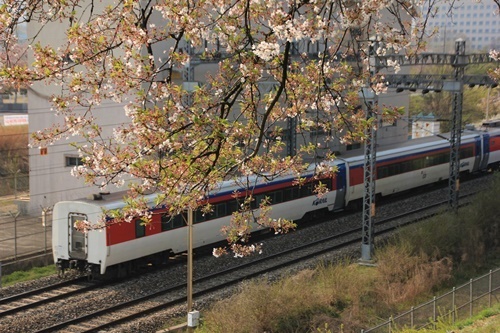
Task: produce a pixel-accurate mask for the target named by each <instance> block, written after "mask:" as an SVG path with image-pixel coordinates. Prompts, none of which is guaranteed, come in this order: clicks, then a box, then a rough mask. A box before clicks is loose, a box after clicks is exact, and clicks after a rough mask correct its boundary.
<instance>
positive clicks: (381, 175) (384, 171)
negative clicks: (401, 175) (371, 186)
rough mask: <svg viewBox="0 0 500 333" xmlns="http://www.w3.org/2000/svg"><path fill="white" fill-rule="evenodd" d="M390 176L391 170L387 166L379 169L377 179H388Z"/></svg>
mask: <svg viewBox="0 0 500 333" xmlns="http://www.w3.org/2000/svg"><path fill="white" fill-rule="evenodd" d="M388 175H389V170H388V168H387V167H386V166H381V167H379V168H378V169H377V179H382V178H386V177H387V176H388Z"/></svg>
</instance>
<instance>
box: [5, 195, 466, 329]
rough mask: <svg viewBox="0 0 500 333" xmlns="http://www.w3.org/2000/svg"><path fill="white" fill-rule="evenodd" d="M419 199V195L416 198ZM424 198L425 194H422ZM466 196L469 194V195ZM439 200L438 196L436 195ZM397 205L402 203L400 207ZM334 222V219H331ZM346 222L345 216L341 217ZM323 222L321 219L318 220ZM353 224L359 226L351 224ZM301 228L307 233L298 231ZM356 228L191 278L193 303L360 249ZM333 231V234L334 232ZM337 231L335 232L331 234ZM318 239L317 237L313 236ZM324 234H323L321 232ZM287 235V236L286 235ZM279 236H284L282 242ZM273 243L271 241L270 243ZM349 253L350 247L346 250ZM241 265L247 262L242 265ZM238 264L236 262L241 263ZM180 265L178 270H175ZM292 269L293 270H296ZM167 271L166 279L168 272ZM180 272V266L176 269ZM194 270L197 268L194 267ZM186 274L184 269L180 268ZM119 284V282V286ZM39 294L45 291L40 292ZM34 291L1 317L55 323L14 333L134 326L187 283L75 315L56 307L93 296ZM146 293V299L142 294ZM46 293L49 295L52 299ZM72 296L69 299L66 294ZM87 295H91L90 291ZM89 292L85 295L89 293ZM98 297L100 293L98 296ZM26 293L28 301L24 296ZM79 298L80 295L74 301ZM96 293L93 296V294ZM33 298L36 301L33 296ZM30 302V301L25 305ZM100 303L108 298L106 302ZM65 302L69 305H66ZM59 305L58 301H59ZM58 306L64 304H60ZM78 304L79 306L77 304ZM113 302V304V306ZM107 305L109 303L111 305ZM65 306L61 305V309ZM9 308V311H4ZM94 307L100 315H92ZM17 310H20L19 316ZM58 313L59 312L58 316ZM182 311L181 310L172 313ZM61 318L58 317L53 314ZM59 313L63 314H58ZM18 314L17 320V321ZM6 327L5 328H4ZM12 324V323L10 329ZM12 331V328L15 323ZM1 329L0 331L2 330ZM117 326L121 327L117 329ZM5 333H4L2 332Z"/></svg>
mask: <svg viewBox="0 0 500 333" xmlns="http://www.w3.org/2000/svg"><path fill="white" fill-rule="evenodd" d="M420 195H422V194H420ZM424 195H425V194H424ZM469 196H470V194H469ZM441 197H442V196H441ZM465 198H466V196H461V199H460V202H461V203H462V204H466V202H467V200H466V199H465ZM432 202H433V204H432V205H429V204H426V207H425V208H419V209H414V210H412V211H411V212H407V213H401V214H398V215H397V216H391V217H390V218H385V219H382V218H377V224H376V226H375V232H376V235H375V236H381V235H383V234H386V233H388V232H391V231H393V230H394V229H395V228H398V227H400V226H402V225H405V224H409V223H412V222H414V221H417V220H421V219H424V218H428V217H430V216H432V215H434V214H437V213H438V212H441V211H442V210H443V205H445V206H446V205H447V201H442V202H439V203H437V202H436V201H435V200H434V201H432ZM399 205H401V204H399ZM335 216H336V217H338V216H339V214H336V215H335ZM342 216H344V217H343V218H345V215H344V214H342ZM321 220H325V221H326V219H321ZM328 220H329V221H328V222H323V223H329V224H331V223H332V221H331V220H332V219H331V216H330V218H329V219H328ZM343 223H344V221H341V222H340V223H339V224H343ZM355 225H358V223H356V224H355ZM319 228H321V229H320V230H323V228H324V227H321V225H320V226H319ZM301 229H304V230H305V229H309V227H308V228H301ZM360 229H361V228H353V229H351V230H347V231H345V232H338V233H337V234H335V235H331V236H328V237H322V238H321V239H319V238H320V237H316V240H314V241H307V242H303V244H301V245H299V246H295V247H293V248H290V249H288V250H284V251H281V252H279V253H274V254H269V255H267V256H262V257H261V256H255V257H254V258H252V261H251V262H246V263H243V264H238V265H235V266H233V267H231V268H229V269H225V270H223V269H220V270H219V271H218V272H214V273H212V274H206V275H203V276H201V275H200V276H199V277H197V278H195V279H194V294H193V297H195V299H202V296H204V295H207V294H210V293H212V292H216V291H219V290H224V289H225V288H229V287H231V286H233V285H235V284H237V283H239V282H241V281H243V280H247V279H251V278H253V277H256V276H261V275H263V274H268V275H274V274H278V273H277V270H280V269H288V268H290V269H292V268H293V265H295V264H297V263H300V262H303V261H306V260H308V259H311V258H315V257H316V260H317V257H318V256H321V255H322V254H325V253H327V252H332V251H335V250H337V249H341V248H344V247H347V246H349V245H352V244H356V245H359V244H360V242H361V240H360V235H361V230H360ZM335 230H336V229H335ZM335 232H337V231H335ZM315 234H317V233H315ZM321 235H323V233H321ZM287 236H288V235H287ZM287 236H284V237H287ZM273 241H274V240H273ZM351 248H352V247H351ZM241 261H246V260H241ZM241 261H240V260H238V261H237V262H238V263H240V262H241ZM178 266H183V265H178ZM296 267H297V266H296ZM171 268H172V267H169V268H168V269H167V270H169V274H170V273H171V271H170V269H171ZM179 268H181V270H182V267H179ZM195 269H196V267H195ZM184 273H185V269H184ZM176 281H185V278H184V279H179V280H176ZM122 282H123V281H122ZM72 283H75V281H65V282H63V283H62V284H59V285H58V286H51V287H50V289H52V290H54V289H60V288H66V286H65V284H67V287H68V288H71V286H70V285H71V284H72ZM80 283H83V284H87V282H86V281H81V282H78V283H76V284H80ZM156 284H157V285H160V286H162V287H164V286H165V285H166V284H165V283H163V282H156ZM95 288H97V287H96V286H95V284H94V287H90V288H89V289H87V291H90V290H92V289H95ZM43 289H46V290H45V291H44V290H43ZM43 289H39V290H34V291H33V292H30V293H25V294H26V295H23V294H20V295H15V296H11V297H8V298H4V299H0V314H2V316H1V317H11V318H12V319H11V320H10V322H12V323H21V322H24V321H25V320H28V321H29V320H30V318H26V317H22V316H21V312H23V311H30V309H31V312H29V313H30V315H28V316H27V317H31V314H33V317H36V316H37V313H40V312H45V311H47V310H46V309H48V308H47V307H44V306H43V305H44V304H47V303H49V302H54V304H50V311H53V313H52V314H51V316H50V317H51V318H52V319H53V318H56V319H54V320H52V319H51V320H49V321H47V322H46V321H45V320H41V319H38V320H35V321H36V325H34V324H33V323H31V324H27V325H28V326H29V327H30V329H29V330H24V329H21V330H17V331H16V332H23V333H28V332H98V331H100V330H104V329H107V328H110V327H116V326H118V325H120V324H130V323H133V322H136V320H137V318H138V317H142V316H145V315H148V314H154V313H156V312H160V311H162V310H165V309H170V308H173V307H175V306H180V305H182V306H184V304H185V302H186V284H185V283H184V282H182V283H177V284H175V285H171V286H170V287H168V288H163V289H161V290H160V288H154V287H151V288H149V287H147V288H144V287H143V288H142V289H141V290H140V291H141V292H139V294H142V296H141V297H135V293H134V297H135V298H133V299H132V296H131V297H130V299H129V300H127V301H123V302H118V303H117V302H114V301H113V302H111V301H105V302H104V304H106V305H102V303H101V304H99V306H97V307H95V308H94V309H92V307H90V306H88V307H85V306H84V309H83V311H80V309H78V307H76V306H75V310H74V312H75V313H73V312H71V313H68V312H67V311H66V312H61V310H58V309H59V307H61V308H64V306H67V305H69V304H72V303H73V302H75V300H74V299H72V297H73V298H74V296H76V298H77V299H80V300H81V299H82V298H85V299H87V298H88V299H89V304H90V303H93V301H91V300H90V299H91V298H92V297H93V296H86V295H85V294H84V293H85V291H84V290H83V287H82V289H81V290H80V291H74V292H71V291H69V289H68V293H63V295H57V294H56V293H55V292H53V291H51V290H50V289H49V288H43ZM152 290H156V291H155V292H150V291H152ZM104 292H109V290H107V288H103V293H104ZM146 292H148V293H147V294H145V293H146ZM51 293H54V294H53V296H51ZM71 293H73V294H71ZM90 293H91V292H90ZM90 293H89V294H90ZM99 293H100V292H99ZM29 294H31V296H29ZM78 294H80V295H79V296H77V295H78ZM94 294H95V293H94ZM37 295H38V296H37ZM30 299H31V301H30ZM105 299H109V298H107V297H105ZM68 300H71V302H69V301H68ZM58 301H59V302H58ZM60 302H63V303H60ZM76 302H81V301H76ZM113 303H114V304H113ZM110 304H113V305H112V306H110ZM62 305H64V306H62ZM9 308H12V309H14V310H9ZM97 308H98V309H99V310H97ZM21 310H22V311H21ZM2 311H11V312H2ZM58 311H59V312H58ZM63 311H64V310H63ZM176 311H183V310H176ZM58 313H60V314H58ZM63 313H64V315H62V314H63ZM18 315H19V317H18ZM8 325H9V324H8V323H7V327H8ZM10 325H12V324H10ZM16 326H17V324H16ZM4 327H5V326H4ZM120 327H121V326H120ZM0 332H4V331H3V330H2V326H1V320H0ZM6 332H7V331H6Z"/></svg>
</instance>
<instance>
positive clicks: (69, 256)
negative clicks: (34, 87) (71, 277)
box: [52, 128, 500, 276]
mask: <svg viewBox="0 0 500 333" xmlns="http://www.w3.org/2000/svg"><path fill="white" fill-rule="evenodd" d="M449 159H450V144H449V140H447V139H446V137H430V138H421V139H415V140H411V141H408V142H406V143H403V144H398V145H393V146H387V147H384V148H380V149H378V151H377V159H376V161H377V163H376V171H375V172H376V186H375V187H376V193H377V194H379V195H390V194H394V193H398V192H400V191H405V190H409V189H412V188H417V187H420V186H423V185H427V184H431V183H435V182H439V181H441V180H444V179H447V178H448V176H449V172H450V170H449ZM332 163H333V164H334V165H335V166H336V167H337V168H338V172H337V173H336V174H335V175H334V176H332V177H328V178H323V179H321V182H322V183H324V184H326V185H327V186H328V188H329V189H330V191H329V192H328V193H327V194H326V195H324V196H322V197H317V196H316V195H315V194H314V193H313V188H314V185H315V182H317V181H318V180H314V178H313V175H314V166H311V168H310V169H309V170H308V172H306V173H305V174H304V175H303V177H305V178H307V179H308V180H309V182H307V183H306V185H303V186H301V187H299V186H297V185H294V182H295V177H294V176H291V175H290V176H283V177H280V178H277V179H275V180H273V181H266V182H264V181H262V180H261V181H256V182H255V183H254V184H253V185H252V186H250V188H249V189H246V188H240V187H237V186H236V185H235V183H234V182H226V183H223V184H221V187H220V189H219V191H218V192H217V193H213V194H211V195H210V196H209V198H208V201H209V202H210V204H211V205H212V206H213V208H214V209H213V213H212V214H205V215H204V214H201V212H196V213H195V216H194V235H195V237H194V247H195V248H196V247H200V246H204V245H208V244H213V243H216V242H219V241H222V240H224V238H225V237H224V235H223V234H222V233H221V231H220V230H221V228H222V227H223V226H227V225H229V223H230V218H231V215H232V213H233V212H235V211H238V209H239V207H240V203H241V199H242V197H244V196H245V195H246V193H247V191H250V192H251V193H252V197H253V198H254V199H255V201H254V203H255V206H254V207H253V208H254V209H255V214H258V213H259V212H258V209H257V205H258V203H260V201H261V199H262V198H264V197H269V198H270V200H271V203H272V207H273V209H272V213H271V214H272V216H271V217H273V218H285V219H291V220H299V219H301V218H303V217H304V216H305V215H306V214H308V213H313V212H316V211H318V210H328V211H336V210H341V209H344V208H345V207H346V206H347V205H349V204H352V203H360V200H361V199H362V197H363V190H364V179H363V176H364V175H363V173H364V172H363V171H364V170H363V167H364V156H363V155H359V153H358V154H357V155H352V156H350V155H349V154H346V155H343V156H339V157H338V158H337V159H336V160H335V161H334V162H332ZM499 163H500V128H499V129H496V128H491V129H489V130H488V131H465V132H464V133H463V135H462V139H461V147H460V172H467V173H469V172H470V173H472V172H477V171H484V170H487V169H488V168H491V167H494V168H498V166H499ZM235 191H238V192H239V193H240V194H241V198H240V199H239V200H238V199H235V197H234V193H235ZM124 195H125V193H115V194H110V195H103V196H102V197H99V196H98V197H97V198H98V199H99V200H90V199H82V200H76V201H62V202H59V203H57V204H56V205H55V206H54V213H53V226H52V230H53V239H52V244H53V254H54V262H55V263H56V265H57V266H58V267H59V268H60V269H61V270H64V269H66V268H77V269H80V270H82V271H85V272H87V274H89V275H92V276H97V275H100V274H105V273H107V272H108V271H109V270H111V271H112V272H113V273H115V274H121V273H122V272H123V273H124V274H126V273H128V271H130V270H133V269H134V268H135V267H136V266H138V265H141V264H145V263H146V264H147V263H158V262H162V261H165V260H166V259H167V258H168V257H169V255H170V254H172V253H180V252H184V251H186V250H187V241H186V240H187V227H186V224H185V222H184V219H183V217H182V216H174V217H171V216H169V215H168V214H167V212H166V209H162V208H155V207H152V210H153V218H152V223H150V224H148V225H146V226H145V225H143V223H142V221H141V219H140V217H138V218H137V219H135V220H134V221H133V222H131V223H127V222H122V223H110V224H109V225H108V226H106V227H105V228H102V229H100V230H90V231H88V232H81V231H79V230H77V229H75V227H74V226H75V222H77V221H79V220H85V221H89V222H90V223H91V224H94V223H97V221H99V220H100V219H101V216H102V214H103V211H106V210H110V209H120V208H121V207H123V205H124V202H123V196H124ZM151 200H152V199H151ZM151 202H153V200H152V201H151ZM113 222H117V221H113ZM253 227H254V230H258V226H257V225H254V226H253Z"/></svg>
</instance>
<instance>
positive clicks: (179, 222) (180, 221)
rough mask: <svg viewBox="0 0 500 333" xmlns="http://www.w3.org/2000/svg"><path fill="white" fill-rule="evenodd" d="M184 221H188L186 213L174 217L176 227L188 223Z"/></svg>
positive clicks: (173, 221)
mask: <svg viewBox="0 0 500 333" xmlns="http://www.w3.org/2000/svg"><path fill="white" fill-rule="evenodd" d="M183 216H184V217H183ZM184 221H187V215H186V213H183V214H177V215H175V216H174V218H173V219H172V223H173V226H174V229H177V228H182V227H184V226H185V225H186V223H185V222H184Z"/></svg>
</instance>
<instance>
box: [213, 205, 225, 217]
mask: <svg viewBox="0 0 500 333" xmlns="http://www.w3.org/2000/svg"><path fill="white" fill-rule="evenodd" d="M226 215H227V212H226V203H225V202H223V203H220V204H218V205H217V206H216V207H215V216H216V217H217V218H219V217H224V216H226Z"/></svg>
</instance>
